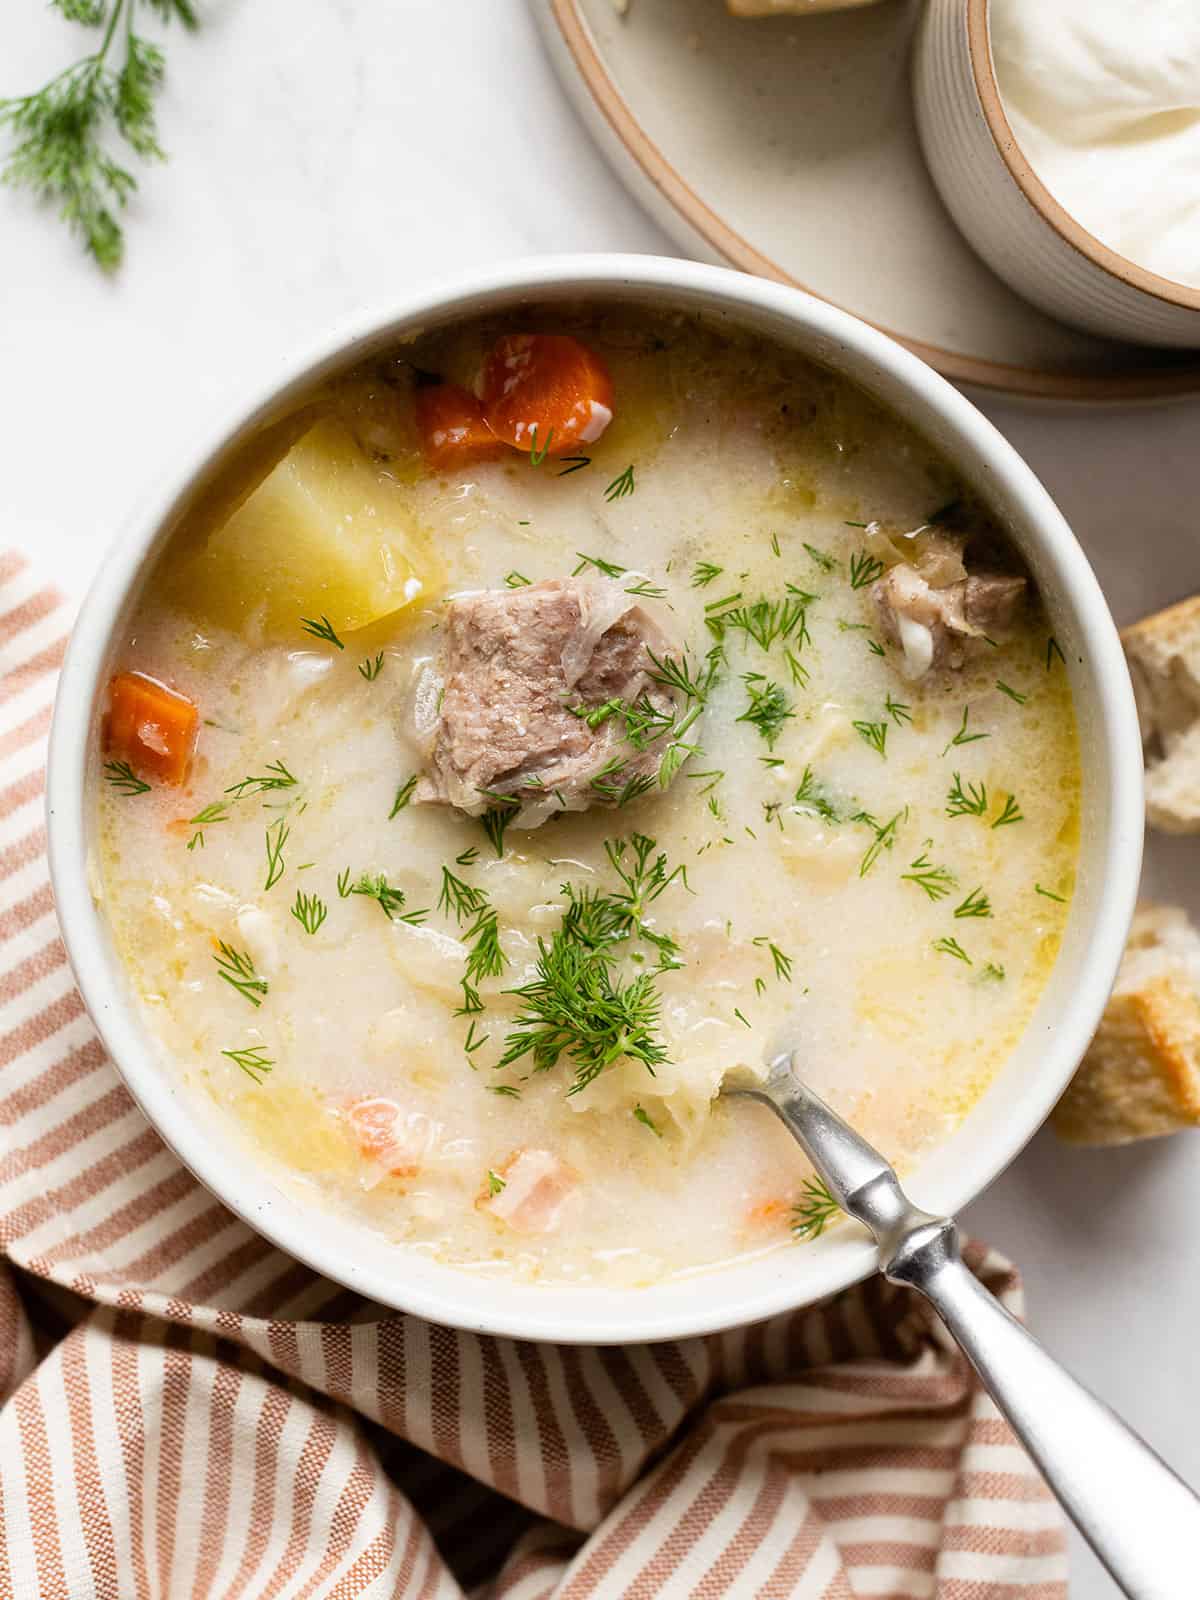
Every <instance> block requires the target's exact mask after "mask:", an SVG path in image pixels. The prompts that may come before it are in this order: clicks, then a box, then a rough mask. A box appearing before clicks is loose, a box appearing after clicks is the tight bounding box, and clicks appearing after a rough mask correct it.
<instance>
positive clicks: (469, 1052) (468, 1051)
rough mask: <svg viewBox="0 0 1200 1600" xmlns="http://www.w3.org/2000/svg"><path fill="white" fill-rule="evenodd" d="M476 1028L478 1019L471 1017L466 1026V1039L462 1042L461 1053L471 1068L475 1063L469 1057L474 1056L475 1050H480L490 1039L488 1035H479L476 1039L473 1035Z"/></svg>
mask: <svg viewBox="0 0 1200 1600" xmlns="http://www.w3.org/2000/svg"><path fill="white" fill-rule="evenodd" d="M478 1026H479V1019H478V1018H477V1017H472V1018H471V1020H470V1022H469V1023H468V1024H467V1037H466V1038H465V1039H464V1040H463V1051H464V1053H465V1055H466V1057H467V1061H468V1062H469V1064H470V1065H471V1067H472V1068H473V1067H474V1065H475V1063H474V1062H473V1061H471V1057H472V1056H473V1055H474V1054H475V1052H476V1050H482V1049H483V1047H484V1045H485V1044H486V1043H487V1042H488V1040H489V1039H490V1038H491V1037H492V1036H491V1034H490V1033H484V1034H480V1035H479V1037H478V1038H477V1037H476V1035H475V1029H476V1028H477V1027H478Z"/></svg>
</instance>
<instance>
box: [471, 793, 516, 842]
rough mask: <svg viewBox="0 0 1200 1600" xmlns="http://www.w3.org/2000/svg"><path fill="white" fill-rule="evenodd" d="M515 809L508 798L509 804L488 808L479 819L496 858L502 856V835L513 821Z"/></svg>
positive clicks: (513, 803)
mask: <svg viewBox="0 0 1200 1600" xmlns="http://www.w3.org/2000/svg"><path fill="white" fill-rule="evenodd" d="M515 808H516V807H515V802H513V801H512V800H511V797H509V804H507V805H494V806H489V807H488V809H487V810H486V811H485V812H484V813H483V815H482V816H481V817H480V819H479V824H480V827H482V829H483V831H484V833H485V834H486V835H487V841H488V843H489V844H490V845H491V847H492V849H493V850H494V851H495V852H496V854H497V855H498V856H502V855H503V854H504V835H505V833H506V832H507V831H508V825H509V823H510V822H511V821H512V819H513V814H514V811H515Z"/></svg>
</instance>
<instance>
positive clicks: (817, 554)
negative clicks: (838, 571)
mask: <svg viewBox="0 0 1200 1600" xmlns="http://www.w3.org/2000/svg"><path fill="white" fill-rule="evenodd" d="M804 548H805V549H806V550H807V551H808V553H809V555H810V556H811V557H812V559H813V560H814V561H815V562H816V564H817V566H818V567H820V569H821V571H822V572H832V571H833V570H834V568H835V567H836V566H837V562H836V561H835V560H834V559H833V557H832V556H830V555H826V553H825V551H824V550H818V549H817V547H816V545H813V544H806V545H805V546H804Z"/></svg>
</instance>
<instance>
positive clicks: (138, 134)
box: [0, 0, 199, 272]
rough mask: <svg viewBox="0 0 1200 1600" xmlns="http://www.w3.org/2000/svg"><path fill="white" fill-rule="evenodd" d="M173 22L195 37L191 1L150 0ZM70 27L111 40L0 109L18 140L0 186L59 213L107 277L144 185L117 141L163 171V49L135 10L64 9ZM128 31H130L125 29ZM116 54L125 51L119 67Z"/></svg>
mask: <svg viewBox="0 0 1200 1600" xmlns="http://www.w3.org/2000/svg"><path fill="white" fill-rule="evenodd" d="M148 3H149V4H150V5H151V8H152V10H153V11H154V12H155V13H156V14H157V15H158V16H159V17H160V18H161V20H162V21H164V22H167V21H169V20H171V19H172V18H174V19H175V20H177V21H179V22H181V23H182V24H183V26H184V27H185V28H189V29H194V28H196V27H197V26H198V22H199V19H198V18H197V15H196V12H195V11H194V9H193V8H192V5H191V0H148ZM58 9H59V10H60V11H61V12H62V13H63V15H64V16H66V17H67V18H68V19H69V20H70V21H72V22H79V23H83V24H84V25H85V26H89V27H98V26H100V25H101V24H104V33H103V35H102V36H101V38H100V40H99V43H98V46H97V48H96V49H95V50H94V51H93V52H92V54H90V55H87V56H84V57H83V58H82V59H81V60H79V61H76V62H75V63H74V64H73V65H72V66H69V67H67V68H66V69H65V70H64V71H63V72H60V73H58V74H57V75H56V76H55V77H53V78H51V79H50V81H49V82H48V83H46V84H43V86H42V87H41V88H40V89H37V90H35V91H34V92H33V93H31V94H27V95H20V96H17V97H15V98H13V99H9V100H0V127H7V128H8V129H9V130H10V132H11V134H12V138H13V144H12V149H11V150H10V152H9V155H8V159H7V161H6V162H5V164H4V167H3V170H2V171H0V181H3V182H5V183H8V184H11V185H12V186H13V187H14V188H22V189H28V190H29V191H30V192H31V193H32V194H33V195H34V197H35V198H36V199H38V200H41V201H48V202H49V203H50V204H52V205H54V206H56V207H57V210H58V215H59V218H60V219H61V220H62V221H63V222H65V223H66V225H67V227H68V229H69V230H70V231H71V232H72V233H74V234H75V235H77V236H78V237H79V238H80V239H81V240H82V242H83V246H84V249H85V250H86V251H87V253H88V254H89V255H90V256H91V257H92V259H93V260H94V261H95V262H96V264H97V265H98V266H99V267H100V268H102V269H103V270H104V271H105V272H111V271H114V270H115V269H116V268H117V267H118V266H119V265H120V263H121V257H122V253H123V250H124V236H123V234H122V231H121V225H120V222H119V221H118V220H117V218H118V214H119V212H120V211H121V210H122V208H123V207H124V206H125V203H126V201H127V200H128V199H129V196H130V195H131V194H132V193H133V192H134V190H135V189H136V188H137V180H136V178H135V177H134V176H133V174H132V173H131V172H130V171H129V170H128V168H126V167H123V166H121V165H120V163H119V162H118V161H117V160H116V159H115V158H114V156H113V155H112V154H111V152H110V149H109V147H108V135H109V134H110V133H115V134H116V135H117V136H118V137H119V138H121V139H122V140H124V142H125V143H126V144H127V145H128V146H129V148H130V149H131V150H132V151H133V153H134V154H135V155H136V156H139V157H141V159H142V160H143V161H161V160H162V159H163V151H162V148H161V146H160V145H159V142H158V129H157V127H156V125H155V115H154V101H155V97H156V96H157V94H158V92H159V90H160V88H161V87H162V84H163V79H164V76H165V68H166V61H165V57H164V55H163V52H162V50H161V49H160V48H159V47H158V45H156V44H153V43H151V41H150V40H148V39H146V38H144V37H143V36H142V35H141V34H140V33H138V32H137V31H136V29H135V27H134V12H135V0H112V6H111V9H110V10H109V11H108V13H107V18H106V16H105V6H104V3H103V0H58ZM122 23H123V24H124V26H122ZM114 47H115V48H118V49H123V51H124V55H123V59H122V61H121V65H120V67H117V65H116V61H115V58H114V53H113V52H114Z"/></svg>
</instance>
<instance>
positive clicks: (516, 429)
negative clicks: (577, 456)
mask: <svg viewBox="0 0 1200 1600" xmlns="http://www.w3.org/2000/svg"><path fill="white" fill-rule="evenodd" d="M612 413H613V385H612V379H611V377H609V373H608V368H607V367H606V366H605V365H604V363H603V361H601V359H600V357H599V356H598V355H597V354H596V352H595V351H594V350H589V349H588V347H587V346H586V345H583V344H580V342H579V340H578V339H570V338H567V337H566V336H565V335H564V334H557V333H510V334H506V335H505V336H504V338H502V339H498V340H497V341H496V343H495V345H494V346H493V348H492V352H491V354H490V355H489V356H488V358H487V361H486V363H485V364H484V369H483V414H484V416H485V417H486V419H487V425H488V427H489V428H490V429H491V430H492V432H493V433H495V434H496V435H498V437H499V438H501V439H503V440H504V441H505V443H506V444H511V445H512V446H513V448H514V449H516V450H529V451H536V453H537V454H538V455H539V456H540V455H541V454H543V453H545V454H548V455H552V456H562V455H567V454H569V452H570V451H572V450H575V449H577V448H578V446H580V445H582V444H594V443H595V441H596V440H597V439H598V438H599V437H600V435H601V434H602V433H603V432H604V430H605V428H607V427H608V425H609V423H610V422H611V421H612Z"/></svg>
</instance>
